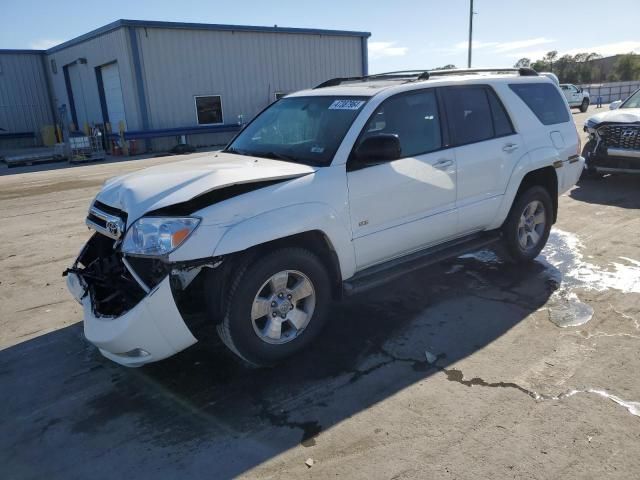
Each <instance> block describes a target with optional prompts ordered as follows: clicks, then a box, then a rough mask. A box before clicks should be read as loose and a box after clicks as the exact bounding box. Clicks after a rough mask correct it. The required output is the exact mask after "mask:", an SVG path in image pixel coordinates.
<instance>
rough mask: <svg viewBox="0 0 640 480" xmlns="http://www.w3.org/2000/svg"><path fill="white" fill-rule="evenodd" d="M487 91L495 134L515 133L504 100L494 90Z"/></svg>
mask: <svg viewBox="0 0 640 480" xmlns="http://www.w3.org/2000/svg"><path fill="white" fill-rule="evenodd" d="M486 92H487V96H488V97H489V106H490V107H491V116H492V117H493V129H494V136H496V137H506V136H507V135H513V134H514V133H515V131H514V129H513V125H512V124H511V119H509V115H508V114H507V112H506V111H505V109H504V106H503V105H502V102H501V101H500V100H499V99H498V97H497V95H496V94H495V92H494V91H493V90H491V89H487V90H486Z"/></svg>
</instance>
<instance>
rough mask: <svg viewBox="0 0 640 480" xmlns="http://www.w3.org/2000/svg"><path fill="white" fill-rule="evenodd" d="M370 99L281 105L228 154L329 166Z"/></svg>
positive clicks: (314, 99) (238, 139) (306, 100)
mask: <svg viewBox="0 0 640 480" xmlns="http://www.w3.org/2000/svg"><path fill="white" fill-rule="evenodd" d="M367 99H368V98H367V97H348V96H347V97H292V98H283V99H282V100H279V101H277V102H276V103H274V104H273V105H272V106H271V107H269V108H268V109H267V110H265V111H264V112H262V113H261V114H260V115H258V117H256V118H255V119H254V120H253V121H252V122H251V123H250V124H249V125H247V127H246V128H245V129H244V130H243V131H242V132H240V134H239V135H238V136H237V137H236V138H235V140H234V141H233V142H231V144H230V145H229V146H228V147H227V149H226V150H225V151H227V152H230V153H238V154H240V155H252V156H255V157H265V158H276V159H278V160H286V161H289V162H296V163H304V164H307V165H315V166H328V165H329V164H330V163H331V161H332V160H333V156H334V155H335V153H336V151H337V150H338V147H339V146H340V143H341V142H342V139H343V138H344V136H345V135H346V133H347V130H348V129H349V127H350V126H351V124H352V123H353V121H354V119H355V118H356V116H357V115H358V113H359V112H360V110H361V109H362V106H363V105H364V104H365V103H366V101H367Z"/></svg>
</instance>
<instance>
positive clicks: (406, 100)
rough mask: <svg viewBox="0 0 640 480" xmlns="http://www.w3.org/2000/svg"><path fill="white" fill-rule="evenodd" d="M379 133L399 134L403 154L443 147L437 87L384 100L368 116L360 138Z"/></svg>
mask: <svg viewBox="0 0 640 480" xmlns="http://www.w3.org/2000/svg"><path fill="white" fill-rule="evenodd" d="M380 133H389V134H393V135H397V136H398V139H399V140H400V146H401V149H402V153H401V156H402V157H412V156H416V155H420V154H423V153H428V152H432V151H434V150H438V149H440V148H441V147H442V139H441V135H440V115H439V114H438V102H437V100H436V95H435V93H434V91H433V90H421V91H419V92H412V93H408V94H400V95H396V96H394V97H391V98H389V99H388V100H385V101H384V102H383V103H382V105H380V106H379V107H378V109H377V110H376V111H375V112H374V114H373V115H372V116H371V118H370V119H369V123H368V124H367V126H366V127H365V129H364V134H363V135H362V137H361V138H360V142H362V141H363V140H364V139H366V138H367V137H370V136H373V135H377V134H380Z"/></svg>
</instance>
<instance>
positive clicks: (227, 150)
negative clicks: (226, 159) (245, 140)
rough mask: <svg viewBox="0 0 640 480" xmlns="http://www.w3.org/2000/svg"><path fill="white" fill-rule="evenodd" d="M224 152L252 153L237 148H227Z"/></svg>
mask: <svg viewBox="0 0 640 480" xmlns="http://www.w3.org/2000/svg"><path fill="white" fill-rule="evenodd" d="M223 152H224V153H235V154H236V155H251V153H249V152H247V151H246V150H239V149H237V148H232V147H229V148H226V149H224V150H223Z"/></svg>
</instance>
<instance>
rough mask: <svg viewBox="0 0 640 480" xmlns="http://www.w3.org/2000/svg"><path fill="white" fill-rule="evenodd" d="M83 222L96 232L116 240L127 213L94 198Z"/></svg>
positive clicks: (125, 220) (124, 226) (125, 222)
mask: <svg viewBox="0 0 640 480" xmlns="http://www.w3.org/2000/svg"><path fill="white" fill-rule="evenodd" d="M85 223H86V224H87V226H88V227H89V228H91V229H93V230H95V231H96V232H99V233H101V234H103V235H106V236H107V237H109V238H113V239H114V240H118V239H119V238H120V237H121V236H122V234H123V233H124V231H125V228H126V226H127V213H126V212H123V211H122V210H119V209H117V208H115V207H112V206H110V205H106V204H104V203H102V202H99V201H98V200H96V201H95V202H93V205H91V208H90V209H89V214H88V215H87V219H86V221H85Z"/></svg>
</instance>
